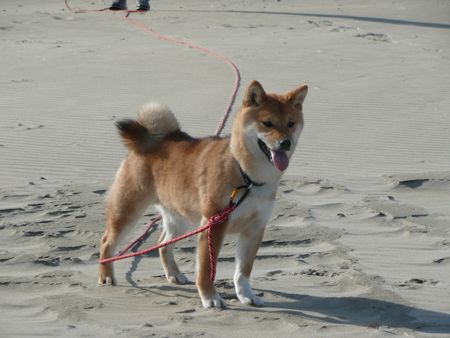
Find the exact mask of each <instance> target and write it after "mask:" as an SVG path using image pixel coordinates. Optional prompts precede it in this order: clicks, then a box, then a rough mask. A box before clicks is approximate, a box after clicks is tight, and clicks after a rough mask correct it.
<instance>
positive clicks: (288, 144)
mask: <svg viewBox="0 0 450 338" xmlns="http://www.w3.org/2000/svg"><path fill="white" fill-rule="evenodd" d="M280 148H281V149H282V150H284V151H289V150H291V141H290V140H288V139H285V140H283V141H280Z"/></svg>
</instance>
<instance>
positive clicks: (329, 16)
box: [160, 9, 450, 29]
mask: <svg viewBox="0 0 450 338" xmlns="http://www.w3.org/2000/svg"><path fill="white" fill-rule="evenodd" d="M163 11H164V10H160V12H163ZM167 12H200V13H202V12H203V13H237V14H260V15H264V14H266V15H291V16H304V17H314V18H327V19H347V20H354V21H366V22H376V23H383V24H391V25H405V26H418V27H428V28H438V29H450V24H447V23H438V22H422V21H411V20H402V19H388V18H380V17H371V16H356V15H344V14H322V13H295V12H273V11H245V10H231V9H230V10H207V9H205V10H195V9H192V10H167Z"/></svg>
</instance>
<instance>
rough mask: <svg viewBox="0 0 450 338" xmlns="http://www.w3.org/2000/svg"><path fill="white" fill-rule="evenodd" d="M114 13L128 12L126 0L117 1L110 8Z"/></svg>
mask: <svg viewBox="0 0 450 338" xmlns="http://www.w3.org/2000/svg"><path fill="white" fill-rule="evenodd" d="M109 9H110V10H112V11H126V10H127V1H126V0H116V1H114V2H113V3H112V4H111V7H109Z"/></svg>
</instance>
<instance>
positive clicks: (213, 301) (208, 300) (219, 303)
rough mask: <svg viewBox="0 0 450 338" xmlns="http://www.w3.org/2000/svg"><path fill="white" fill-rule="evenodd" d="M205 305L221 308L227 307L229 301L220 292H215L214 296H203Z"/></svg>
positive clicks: (208, 307) (207, 307)
mask: <svg viewBox="0 0 450 338" xmlns="http://www.w3.org/2000/svg"><path fill="white" fill-rule="evenodd" d="M202 303H203V307H204V308H205V309H211V308H219V309H223V308H226V307H227V303H225V301H224V300H223V299H222V297H220V296H219V294H218V293H216V294H214V295H213V296H212V297H202Z"/></svg>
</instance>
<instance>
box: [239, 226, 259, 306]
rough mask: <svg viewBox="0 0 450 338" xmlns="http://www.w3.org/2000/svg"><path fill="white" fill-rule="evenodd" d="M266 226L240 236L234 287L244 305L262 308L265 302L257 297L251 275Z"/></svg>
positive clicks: (254, 228)
mask: <svg viewBox="0 0 450 338" xmlns="http://www.w3.org/2000/svg"><path fill="white" fill-rule="evenodd" d="M264 229H265V227H264V226H254V227H252V228H251V232H250V233H248V232H244V233H241V234H239V238H238V240H237V243H236V271H235V273H234V287H235V289H236V295H237V297H238V299H239V300H240V301H241V303H242V304H246V305H255V306H262V305H264V301H263V300H262V299H261V298H259V297H258V296H255V295H254V293H253V290H252V287H251V285H250V280H249V279H250V274H251V272H252V267H253V262H254V260H255V257H256V253H257V251H258V248H259V246H260V244H261V241H262V238H263V236H264Z"/></svg>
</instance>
